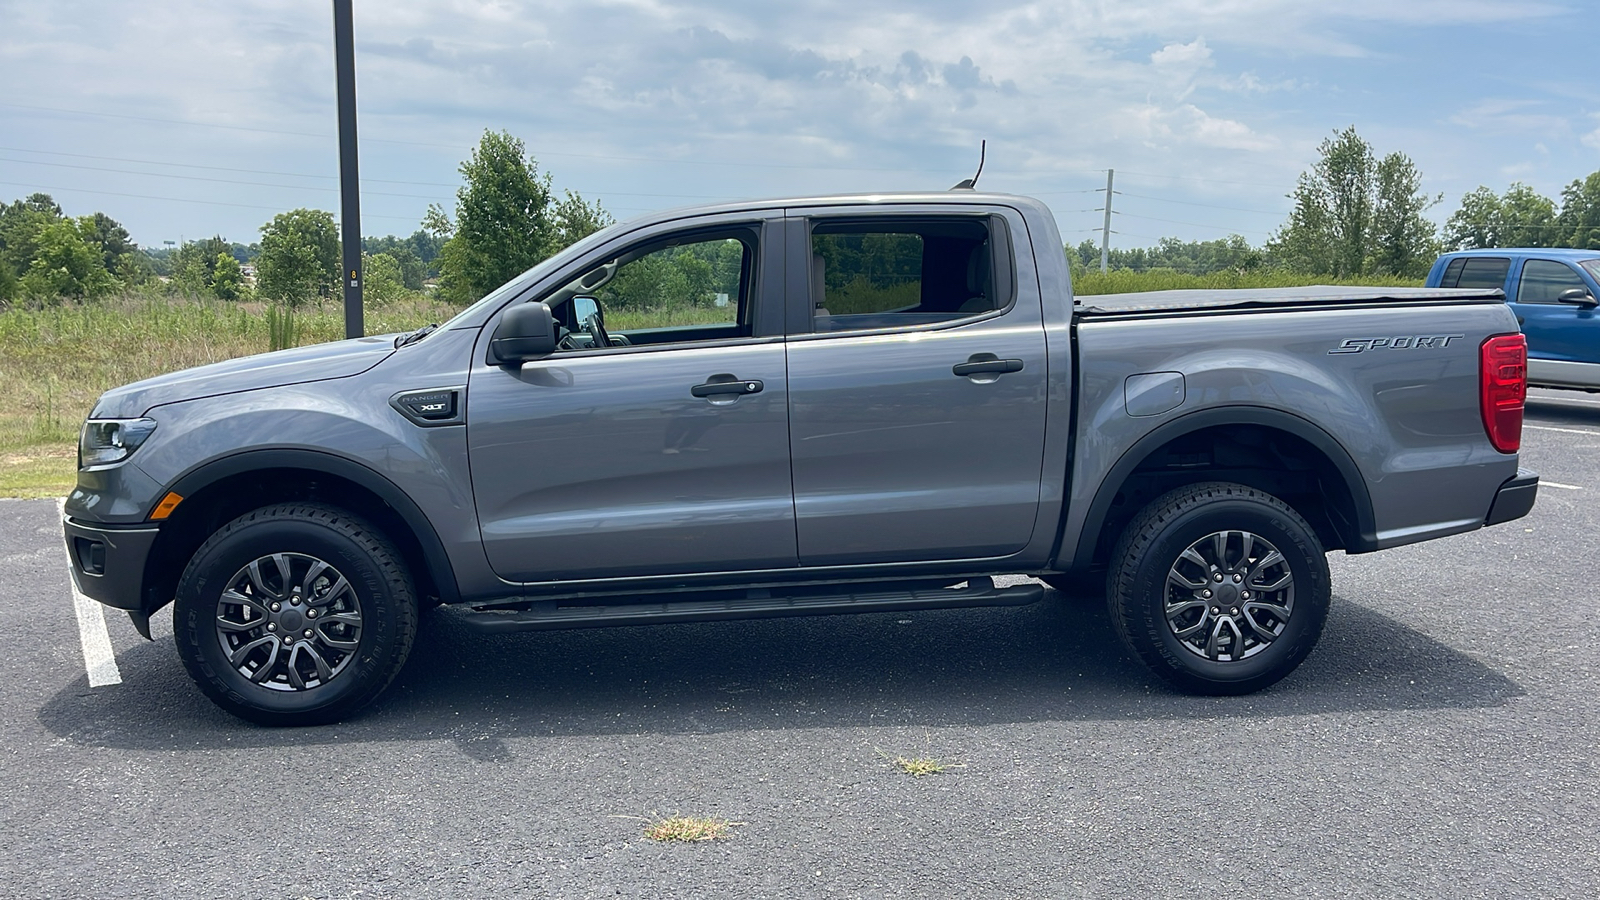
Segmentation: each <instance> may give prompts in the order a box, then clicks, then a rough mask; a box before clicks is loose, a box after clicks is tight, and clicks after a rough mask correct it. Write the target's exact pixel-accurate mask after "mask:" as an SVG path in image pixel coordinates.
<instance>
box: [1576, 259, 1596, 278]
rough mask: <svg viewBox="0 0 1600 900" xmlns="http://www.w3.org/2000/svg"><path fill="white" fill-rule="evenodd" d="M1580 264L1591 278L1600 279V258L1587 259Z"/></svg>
mask: <svg viewBox="0 0 1600 900" xmlns="http://www.w3.org/2000/svg"><path fill="white" fill-rule="evenodd" d="M1578 265H1580V266H1583V268H1584V269H1585V270H1587V271H1588V273H1589V277H1590V278H1593V279H1594V280H1595V281H1600V259H1586V260H1584V261H1583V262H1581V263H1578Z"/></svg>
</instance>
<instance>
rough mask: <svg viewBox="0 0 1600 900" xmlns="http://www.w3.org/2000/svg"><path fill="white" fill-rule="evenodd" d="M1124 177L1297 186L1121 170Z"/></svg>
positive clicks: (1284, 185)
mask: <svg viewBox="0 0 1600 900" xmlns="http://www.w3.org/2000/svg"><path fill="white" fill-rule="evenodd" d="M1123 174H1125V175H1136V176H1138V177H1140V178H1171V179H1174V180H1177V181H1201V182H1205V183H1208V184H1243V185H1250V186H1252V187H1269V188H1278V189H1279V190H1289V191H1292V190H1294V189H1295V188H1296V187H1297V186H1298V185H1286V184H1269V183H1267V182H1264V181H1228V180H1225V179H1222V178H1201V177H1199V176H1196V175H1157V174H1155V173H1154V172H1129V171H1127V170H1126V169H1124V170H1123Z"/></svg>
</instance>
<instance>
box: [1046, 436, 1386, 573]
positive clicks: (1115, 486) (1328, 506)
mask: <svg viewBox="0 0 1600 900" xmlns="http://www.w3.org/2000/svg"><path fill="white" fill-rule="evenodd" d="M1224 429H1232V430H1234V431H1238V430H1239V429H1245V431H1246V433H1248V434H1250V435H1253V436H1257V437H1260V438H1264V439H1266V440H1267V441H1268V442H1269V445H1270V442H1271V441H1272V440H1273V439H1278V440H1280V441H1281V446H1278V447H1274V448H1273V449H1274V450H1279V451H1282V450H1284V449H1285V448H1287V450H1288V458H1287V459H1286V462H1287V463H1289V464H1292V463H1294V462H1300V463H1303V464H1305V465H1307V466H1308V467H1309V468H1308V469H1306V470H1304V471H1305V472H1306V473H1308V474H1310V475H1311V476H1312V477H1314V478H1315V479H1316V480H1317V483H1318V485H1319V488H1320V491H1319V493H1320V494H1321V498H1320V501H1319V502H1313V503H1311V504H1310V505H1311V506H1313V507H1314V508H1310V509H1306V508H1302V506H1305V505H1307V497H1306V496H1304V495H1302V496H1301V497H1300V498H1299V500H1300V502H1299V503H1295V502H1293V501H1289V500H1288V498H1285V500H1286V502H1290V505H1291V506H1294V507H1295V508H1296V511H1297V512H1299V513H1300V514H1301V515H1302V516H1304V517H1305V518H1306V519H1307V520H1308V521H1310V522H1312V523H1313V525H1314V526H1316V527H1317V530H1318V532H1319V536H1321V537H1322V538H1323V539H1324V542H1325V543H1328V546H1329V549H1337V548H1339V547H1342V548H1344V549H1346V550H1348V551H1350V552H1366V551H1370V550H1374V549H1376V548H1377V526H1376V519H1375V517H1374V514H1373V509H1372V497H1371V494H1370V493H1369V492H1368V490H1367V485H1366V480H1365V478H1363V477H1362V475H1361V470H1360V468H1358V467H1357V466H1356V463H1355V460H1354V458H1352V457H1351V455H1350V453H1349V452H1348V451H1347V450H1345V448H1344V447H1343V446H1342V445H1341V444H1340V443H1339V441H1338V440H1337V439H1335V438H1334V437H1333V435H1331V434H1329V433H1328V432H1327V431H1325V430H1323V429H1322V428H1321V427H1320V426H1318V425H1316V424H1315V423H1313V422H1310V421H1308V420H1306V419H1304V418H1301V417H1300V416H1297V415H1294V414H1292V413H1288V412H1284V411H1282V410H1278V409H1273V408H1270V407H1262V406H1226V407H1214V408H1211V409H1204V410H1199V411H1196V412H1193V413H1189V414H1187V415H1184V416H1181V417H1179V418H1176V419H1173V420H1171V421H1169V422H1165V423H1162V424H1161V425H1160V426H1158V427H1157V428H1155V429H1154V430H1152V431H1150V432H1149V433H1148V434H1146V435H1145V436H1144V437H1142V438H1140V439H1139V440H1138V441H1136V442H1135V443H1134V444H1133V446H1132V447H1130V448H1128V450H1127V451H1125V452H1124V453H1123V454H1122V456H1121V457H1119V458H1118V460H1117V462H1116V463H1115V464H1113V465H1112V467H1111V469H1110V470H1109V471H1108V472H1107V474H1106V477H1105V478H1104V479H1103V480H1102V481H1101V484H1100V487H1099V489H1098V490H1097V491H1096V492H1095V495H1094V499H1093V500H1092V501H1091V502H1090V505H1089V512H1088V515H1087V516H1086V517H1085V519H1084V522H1083V527H1082V529H1081V530H1080V531H1079V533H1078V535H1077V543H1076V552H1075V553H1074V554H1073V557H1072V559H1073V562H1072V567H1073V568H1074V569H1083V568H1089V567H1096V566H1099V565H1100V564H1101V563H1103V562H1104V561H1105V558H1106V555H1107V553H1108V552H1109V550H1110V548H1111V546H1112V545H1114V544H1115V543H1116V536H1117V533H1118V532H1120V528H1121V526H1123V525H1126V523H1127V521H1128V520H1130V519H1131V518H1132V516H1133V514H1134V513H1136V512H1137V507H1138V506H1139V505H1142V504H1133V503H1128V502H1126V501H1125V500H1124V498H1125V497H1126V496H1127V495H1128V494H1129V493H1130V492H1129V488H1130V486H1133V485H1137V484H1138V483H1140V482H1141V481H1142V480H1151V481H1153V482H1155V487H1156V488H1159V489H1157V490H1155V491H1154V492H1155V493H1157V494H1159V493H1162V492H1164V491H1165V490H1170V489H1171V488H1173V487H1178V486H1182V485H1183V484H1186V483H1193V482H1200V481H1215V480H1238V481H1240V482H1241V483H1244V484H1247V485H1249V486H1251V487H1258V488H1260V489H1262V490H1267V491H1268V492H1269V493H1271V492H1273V490H1272V486H1271V485H1270V484H1266V483H1263V480H1262V479H1261V478H1252V477H1251V475H1250V473H1257V474H1258V475H1265V474H1266V473H1270V472H1273V471H1279V469H1277V468H1276V467H1274V466H1271V465H1266V466H1262V465H1249V466H1243V467H1239V468H1229V467H1227V466H1222V465H1218V464H1216V460H1215V459H1213V461H1212V463H1211V464H1210V465H1205V466H1197V467H1194V468H1178V469H1170V468H1168V469H1164V468H1161V467H1160V466H1157V465H1155V463H1157V462H1159V461H1160V460H1161V459H1162V458H1163V455H1164V454H1166V453H1167V452H1168V451H1170V450H1173V449H1174V448H1179V447H1183V446H1185V443H1186V442H1188V444H1189V445H1191V446H1192V445H1196V444H1202V445H1203V444H1204V442H1205V441H1207V440H1208V439H1211V440H1220V439H1222V437H1223V436H1224V435H1226V434H1231V433H1232V432H1225V431H1224ZM1282 471H1287V470H1282ZM1158 473H1159V474H1158ZM1339 489H1342V490H1339ZM1119 501H1120V502H1119ZM1127 506H1133V507H1134V508H1132V509H1123V508H1121V507H1127ZM1330 538H1332V541H1331V542H1330V541H1329V539H1330Z"/></svg>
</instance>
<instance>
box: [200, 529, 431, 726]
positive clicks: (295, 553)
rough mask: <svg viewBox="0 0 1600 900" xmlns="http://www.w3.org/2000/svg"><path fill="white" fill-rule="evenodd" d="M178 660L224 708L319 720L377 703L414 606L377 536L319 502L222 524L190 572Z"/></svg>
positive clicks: (398, 660)
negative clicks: (373, 701) (376, 698)
mask: <svg viewBox="0 0 1600 900" xmlns="http://www.w3.org/2000/svg"><path fill="white" fill-rule="evenodd" d="M173 615H174V619H173V632H174V637H175V638H176V640H177V644H178V655H179V656H180V657H182V659H183V663H184V666H185V667H187V668H188V670H189V674H190V676H191V677H193V678H194V680H195V683H196V684H198V685H199V686H200V689H201V690H202V691H204V692H205V694H206V696H208V697H210V698H211V700H212V701H214V702H215V703H216V704H217V705H218V706H221V707H222V708H223V709H225V710H227V711H228V712H231V713H233V714H234V715H236V716H239V717H241V718H244V719H248V720H250V721H252V722H257V723H260V724H263V725H317V724H323V723H326V722H332V721H334V720H336V719H339V718H341V717H343V716H345V715H347V714H349V713H351V712H353V711H354V710H356V709H357V708H359V707H361V706H362V705H364V704H366V703H368V702H370V701H371V700H372V699H373V698H375V697H376V696H377V695H378V694H379V693H380V692H381V691H382V690H383V689H384V688H385V687H387V686H388V684H389V682H390V681H391V680H393V678H394V676H395V675H396V674H397V673H398V672H399V671H400V667H401V666H402V665H404V663H405V660H406V656H407V655H408V654H409V653H410V650H411V643H412V640H413V639H414V637H415V635H416V629H417V602H416V598H415V593H414V591H413V589H412V587H411V578H410V575H409V573H408V572H407V570H406V568H405V566H404V564H402V563H401V562H400V554H399V553H398V552H397V551H396V550H395V547H394V545H393V544H392V543H390V542H389V541H388V540H387V539H386V538H385V537H384V536H383V535H382V533H381V532H379V531H377V530H376V529H374V528H373V527H372V526H370V525H368V524H367V523H365V522H363V521H361V520H360V519H357V518H355V517H354V516H351V515H350V514H349V513H346V512H344V511H343V510H340V509H337V508H335V507H331V506H324V505H321V504H313V503H290V504H281V505H277V506H268V507H265V508H262V509H258V510H255V511H254V512H250V513H246V514H245V515H243V516H240V517H239V518H237V519H235V520H233V521H232V522H229V523H228V524H227V525H224V526H223V527H222V528H221V529H220V530H218V531H217V533H216V534H213V535H212V536H211V537H210V539H208V540H207V541H206V542H205V543H204V544H202V545H201V546H200V549H199V550H197V551H196V552H195V554H194V557H193V558H192V559H191V560H190V561H189V565H188V566H187V568H185V569H184V573H183V578H182V580H181V581H180V582H179V584H178V594H177V599H176V602H175V604H174V613H173Z"/></svg>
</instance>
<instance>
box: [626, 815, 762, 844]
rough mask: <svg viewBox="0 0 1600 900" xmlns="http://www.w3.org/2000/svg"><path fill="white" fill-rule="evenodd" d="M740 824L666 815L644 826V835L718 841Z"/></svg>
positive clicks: (674, 839)
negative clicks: (730, 829)
mask: <svg viewBox="0 0 1600 900" xmlns="http://www.w3.org/2000/svg"><path fill="white" fill-rule="evenodd" d="M742 824H744V823H743V822H730V821H728V820H727V819H719V818H716V817H709V818H708V817H704V816H668V817H667V818H665V819H657V820H655V821H653V822H651V823H650V824H649V826H648V827H647V828H645V830H644V836H645V837H647V838H650V839H651V840H653V841H664V842H684V843H693V842H697V841H720V840H723V839H724V838H727V837H728V836H729V831H728V829H729V828H732V827H733V826H735V825H742Z"/></svg>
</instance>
